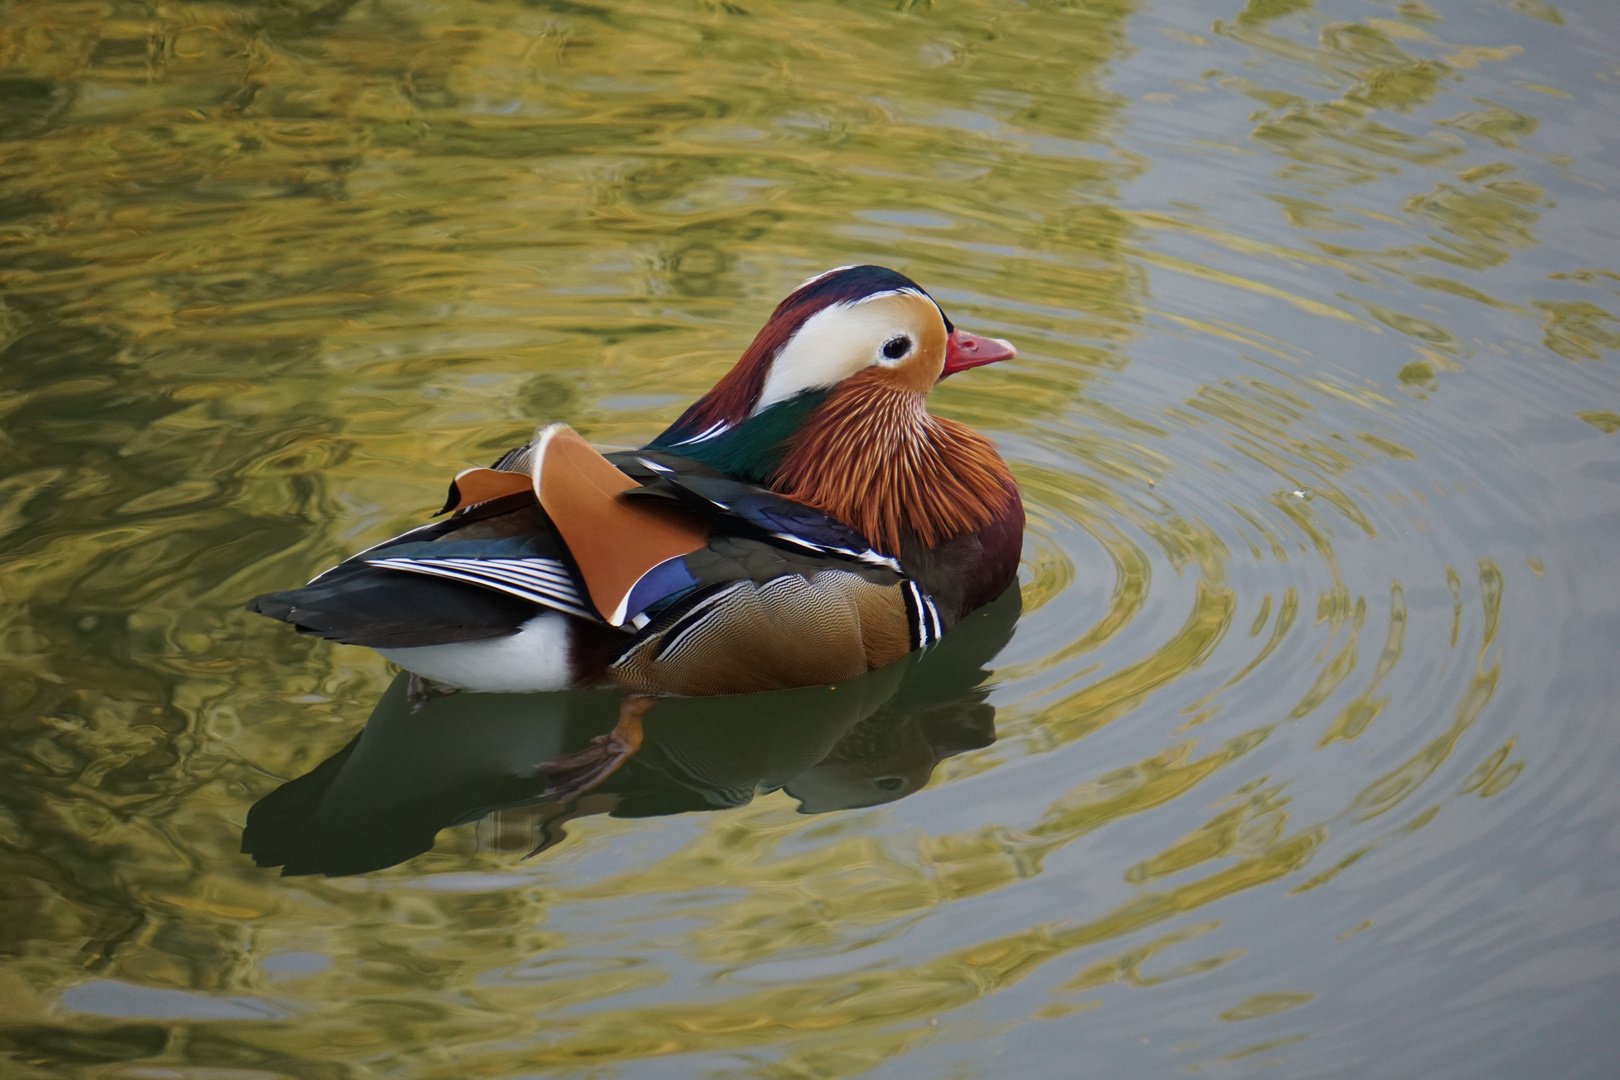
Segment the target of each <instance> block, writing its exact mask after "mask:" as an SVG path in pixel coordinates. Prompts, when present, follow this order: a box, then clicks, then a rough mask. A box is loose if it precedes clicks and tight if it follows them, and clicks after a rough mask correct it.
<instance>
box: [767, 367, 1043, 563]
mask: <svg viewBox="0 0 1620 1080" xmlns="http://www.w3.org/2000/svg"><path fill="white" fill-rule="evenodd" d="M770 487H772V488H773V489H775V490H777V491H779V492H781V493H782V494H784V495H786V496H787V497H788V498H790V499H795V500H797V501H799V502H802V503H805V504H807V505H810V506H813V507H815V508H816V509H818V510H821V511H822V512H823V513H826V514H830V515H832V516H833V517H835V518H837V519H838V520H840V521H844V522H847V523H849V524H850V525H852V526H853V527H854V528H856V529H857V530H859V531H860V533H861V534H862V535H864V536H865V537H866V538H867V539H868V540H870V541H871V542H872V543H873V544H874V545H876V546H877V547H878V548H879V549H880V550H883V551H886V552H888V553H890V554H893V555H898V554H899V552H900V548H901V542H902V540H903V539H904V538H905V537H906V536H907V535H910V536H914V537H915V538H916V539H917V540H918V542H920V543H921V544H922V545H923V546H924V547H926V548H932V547H935V546H937V545H939V544H941V543H943V542H945V541H946V540H949V539H950V538H951V537H953V536H957V535H960V534H962V533H968V532H975V531H977V530H979V529H982V528H984V527H985V526H986V525H989V524H990V523H991V522H993V521H995V520H996V519H997V518H999V517H1001V516H1003V515H1004V514H1006V513H1007V512H1008V511H1009V509H1010V508H1011V507H1012V506H1013V505H1014V504H1016V502H1017V501H1018V486H1017V482H1016V481H1015V480H1014V479H1013V476H1012V473H1011V472H1010V471H1008V469H1007V466H1006V464H1005V463H1003V462H1002V460H1001V457H1000V456H999V455H998V454H997V453H996V449H995V446H994V445H993V444H992V443H991V442H990V441H989V440H988V439H986V438H984V437H983V436H982V435H980V434H978V433H977V432H976V431H974V430H972V429H971V428H968V427H966V426H964V425H962V424H958V423H954V422H953V421H950V420H944V419H941V418H940V417H937V416H934V415H932V414H930V413H929V412H928V410H927V408H926V405H925V399H924V395H922V394H918V393H916V392H915V391H910V390H906V389H904V388H900V387H896V386H894V385H893V384H892V383H891V382H889V381H888V380H887V379H885V377H884V373H882V372H877V371H873V372H863V373H861V374H859V375H856V376H853V377H851V378H849V379H847V380H845V382H844V383H843V384H842V385H840V386H839V387H837V388H836V389H835V390H834V391H833V392H832V393H831V394H830V395H829V396H828V398H827V400H826V401H825V402H824V403H823V404H822V405H821V407H820V408H818V409H816V410H815V411H814V412H813V413H811V414H810V416H809V417H808V418H807V419H806V420H805V422H804V425H803V426H802V427H801V428H800V429H799V432H798V433H797V434H796V435H795V436H794V437H793V439H792V440H791V441H790V442H789V444H788V447H787V452H786V454H785V455H784V456H783V458H782V463H781V464H780V465H779V466H778V467H777V469H776V472H775V473H774V474H773V475H772V476H771V478H770Z"/></svg>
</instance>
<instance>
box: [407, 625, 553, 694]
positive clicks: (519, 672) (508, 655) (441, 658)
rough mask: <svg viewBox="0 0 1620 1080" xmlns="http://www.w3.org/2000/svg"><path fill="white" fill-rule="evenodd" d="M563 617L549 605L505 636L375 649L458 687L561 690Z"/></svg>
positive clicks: (410, 668) (426, 675) (426, 676)
mask: <svg viewBox="0 0 1620 1080" xmlns="http://www.w3.org/2000/svg"><path fill="white" fill-rule="evenodd" d="M568 622H569V619H568V616H566V615H563V614H560V613H558V612H554V611H548V612H542V613H541V614H539V615H536V616H535V617H534V618H532V619H530V620H529V621H528V622H526V623H524V624H523V626H522V627H521V628H520V629H519V630H518V632H517V633H515V634H509V635H507V636H506V637H498V638H485V639H484V640H482V641H457V642H452V643H450V644H448V645H419V646H416V647H414V648H409V649H378V650H377V651H378V652H379V653H381V654H382V655H383V656H385V657H387V658H388V659H389V660H392V661H393V662H394V663H396V664H398V665H399V666H400V667H402V668H404V669H405V670H406V671H414V672H415V673H416V674H418V675H420V676H422V678H424V679H430V680H432V681H433V682H436V683H442V684H444V685H445V686H455V687H459V688H461V689H463V690H480V691H483V692H485V693H492V694H503V693H504V694H524V693H529V692H531V691H535V690H566V689H567V688H568V687H569V685H570V676H569V663H568Z"/></svg>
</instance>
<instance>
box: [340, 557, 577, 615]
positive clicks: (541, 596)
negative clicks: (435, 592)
mask: <svg viewBox="0 0 1620 1080" xmlns="http://www.w3.org/2000/svg"><path fill="white" fill-rule="evenodd" d="M367 565H369V566H380V567H383V568H384V569H387V570H403V571H405V572H406V573H411V574H426V575H427V576H429V577H440V578H447V579H449V580H451V581H464V582H466V583H467V584H469V585H478V586H481V587H483V588H486V589H494V590H496V591H497V592H504V593H507V594H508V595H511V596H516V597H518V598H520V599H523V600H528V601H529V602H531V603H535V604H543V605H545V606H546V607H550V608H555V609H557V610H558V611H565V612H567V613H568V614H570V615H578V616H579V617H580V618H582V619H591V620H593V621H595V620H596V619H597V615H596V613H595V612H594V611H591V610H590V608H588V607H587V606H586V604H585V602H584V601H583V600H582V599H581V598H580V595H579V591H578V590H577V589H575V588H574V584H573V582H572V581H571V580H570V579H569V577H568V572H567V571H566V570H564V569H563V568H562V564H561V563H558V562H556V561H555V560H553V559H369V560H367Z"/></svg>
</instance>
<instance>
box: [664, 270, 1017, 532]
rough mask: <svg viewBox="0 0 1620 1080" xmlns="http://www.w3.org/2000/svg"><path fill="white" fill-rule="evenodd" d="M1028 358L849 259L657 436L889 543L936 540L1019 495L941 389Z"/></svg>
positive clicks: (792, 302) (898, 277)
mask: <svg viewBox="0 0 1620 1080" xmlns="http://www.w3.org/2000/svg"><path fill="white" fill-rule="evenodd" d="M1016 355H1017V350H1015V349H1014V348H1013V347H1012V345H1011V344H1009V343H1008V342H1005V341H1002V340H1000V339H998V338H988V337H979V336H976V335H973V334H969V333H967V332H966V331H963V330H960V329H958V328H957V327H955V326H953V325H952V324H951V321H950V319H948V318H947V317H946V316H945V312H944V311H943V310H942V309H941V308H940V306H939V304H938V303H937V302H935V300H934V299H933V297H931V296H929V295H928V293H927V292H925V291H924V290H923V289H922V287H921V286H919V285H918V284H917V283H916V282H914V281H912V280H911V279H910V278H908V277H906V276H905V275H904V274H901V273H898V272H896V271H894V270H889V269H886V268H885V267H881V266H842V267H839V268H837V269H835V270H829V271H827V272H826V273H823V274H819V275H817V276H816V277H813V278H811V279H810V280H809V281H806V282H805V283H804V284H802V285H800V286H799V287H798V288H797V289H795V290H794V291H793V293H792V294H791V295H789V296H788V297H787V299H785V300H783V301H782V302H781V303H780V304H779V305H777V308H776V310H775V311H774V312H773V313H772V314H771V317H770V319H769V321H767V322H766V324H765V326H764V327H763V328H762V329H761V330H760V331H759V333H758V335H756V336H755V338H754V340H753V343H752V344H750V345H749V346H748V349H747V350H746V351H745V352H744V353H743V355H742V357H741V358H740V359H739V360H738V361H737V363H736V365H735V366H734V367H733V368H732V369H731V370H730V371H729V372H727V373H726V375H725V376H724V377H722V378H721V380H720V381H719V382H718V383H717V384H715V387H714V389H712V390H710V391H709V392H708V393H707V394H705V395H704V396H703V397H702V398H700V399H699V400H698V401H697V402H695V403H694V404H693V405H692V406H691V407H690V408H688V409H687V410H686V412H685V413H683V414H682V415H681V417H680V419H678V420H676V421H675V423H674V424H672V425H671V426H670V427H669V429H668V430H666V431H665V432H664V433H663V434H662V435H660V436H659V437H658V438H657V439H656V440H654V442H653V444H652V445H654V446H656V447H660V448H663V449H667V450H670V451H671V452H673V453H677V454H681V455H683V456H686V457H690V458H695V459H697V460H699V461H703V462H706V463H708V464H710V465H713V466H714V467H715V468H718V469H720V470H722V471H723V472H726V473H729V474H730V475H732V476H736V477H739V478H741V479H745V480H749V481H752V482H754V483H760V484H765V485H767V486H770V487H772V488H775V489H776V490H778V491H781V492H782V493H784V494H787V495H789V496H791V497H793V498H796V499H799V500H800V501H802V502H806V503H809V504H811V505H815V506H817V507H818V508H820V509H822V510H825V511H827V512H829V513H832V514H834V515H835V516H837V517H839V518H840V520H844V521H847V522H849V523H850V524H852V525H855V526H856V527H857V528H861V529H862V531H863V532H865V533H866V535H867V536H868V538H869V539H871V540H873V541H874V542H879V543H883V544H886V545H887V547H888V548H889V549H890V550H896V549H898V547H899V545H900V543H901V542H902V539H903V534H904V533H907V532H909V533H912V534H916V535H919V536H921V537H922V538H923V540H924V542H925V544H927V545H932V544H933V543H936V542H938V541H940V540H942V539H944V538H946V537H947V536H949V535H952V534H954V533H955V532H959V531H962V530H963V529H965V528H968V527H973V526H976V525H979V524H983V522H984V521H987V520H989V518H990V517H992V516H993V515H994V512H995V511H996V509H997V508H998V507H1000V506H1001V505H1002V504H1005V503H1006V502H1007V500H1008V497H1009V492H1010V497H1011V498H1012V499H1014V500H1015V499H1016V497H1017V496H1016V488H1015V487H1014V486H1013V485H1012V482H1011V477H1010V476H1008V475H1005V466H1003V465H1002V464H1001V461H1000V459H999V458H998V457H997V456H996V455H995V452H994V449H993V448H991V447H990V445H989V443H988V442H985V441H984V440H983V439H981V438H980V437H979V436H977V435H974V434H973V433H972V432H971V431H969V430H968V429H966V428H962V427H961V426H960V425H953V424H949V423H948V422H946V421H942V420H939V419H937V418H935V417H932V416H930V415H929V414H928V412H927V409H926V405H925V402H926V399H927V396H928V392H929V391H930V390H931V389H932V388H933V387H934V385H935V384H936V383H938V382H939V381H940V380H941V379H943V378H945V377H947V376H949V375H953V374H955V373H956V372H959V371H964V370H966V369H968V368H972V367H979V366H981V365H984V364H991V363H995V362H996V361H999V360H1007V359H1011V358H1012V357H1014V356H1016ZM963 455H966V458H965V459H964V460H958V459H962V458H963ZM992 474H994V475H992ZM912 519H915V520H912Z"/></svg>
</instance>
